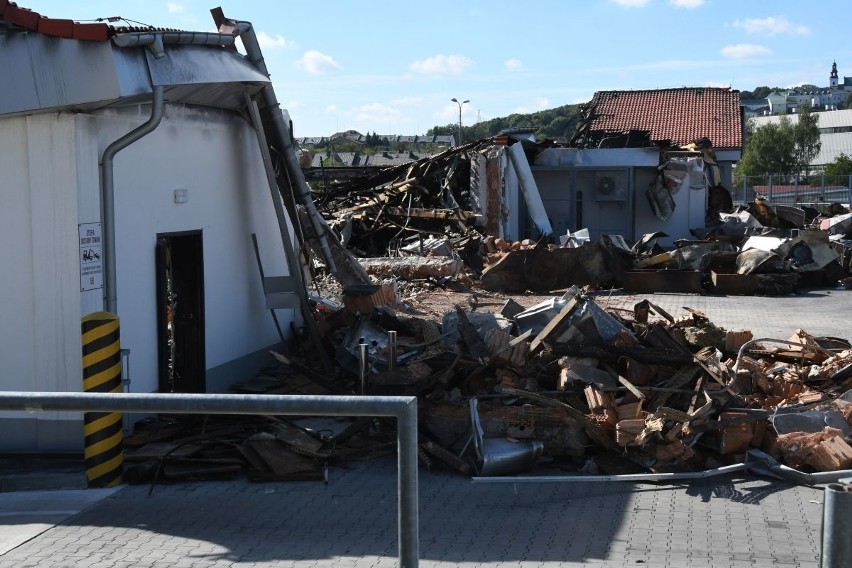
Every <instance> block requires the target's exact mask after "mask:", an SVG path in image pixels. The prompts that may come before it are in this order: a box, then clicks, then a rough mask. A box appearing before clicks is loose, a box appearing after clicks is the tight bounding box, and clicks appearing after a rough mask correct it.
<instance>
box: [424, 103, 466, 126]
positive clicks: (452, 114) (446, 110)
mask: <svg viewBox="0 0 852 568" xmlns="http://www.w3.org/2000/svg"><path fill="white" fill-rule="evenodd" d="M461 108H462V117H463V120H462V122H464V124H473V122H475V118H476V111H475V110H473V107H471V106H470V103H464V104H462V107H461ZM432 117H433V118H437V119H440V120H445V121H446V122H447V123H453V124H458V121H459V105H458V103H453V102H451V103H448V104H446V105H444V107H443V108H442V109H441V110H439V111H437V112H434V113H432Z"/></svg>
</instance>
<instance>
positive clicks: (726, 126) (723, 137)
mask: <svg viewBox="0 0 852 568" xmlns="http://www.w3.org/2000/svg"><path fill="white" fill-rule="evenodd" d="M590 105H594V114H593V117H592V119H591V122H590V124H589V129H590V130H592V131H605V132H625V131H629V130H644V131H649V132H650V135H651V140H652V141H654V142H658V141H666V140H670V141H671V142H672V143H673V144H676V145H678V146H682V145H686V144H689V143H690V142H693V141H694V140H696V139H698V138H705V137H706V138H709V139H710V142H711V143H712V144H713V147H714V148H716V149H719V148H741V147H742V142H743V140H742V119H741V115H740V94H739V91H735V90H731V89H730V88H719V87H684V88H680V89H660V90H652V91H598V92H597V93H595V96H594V97H593V98H592V101H591V103H590Z"/></svg>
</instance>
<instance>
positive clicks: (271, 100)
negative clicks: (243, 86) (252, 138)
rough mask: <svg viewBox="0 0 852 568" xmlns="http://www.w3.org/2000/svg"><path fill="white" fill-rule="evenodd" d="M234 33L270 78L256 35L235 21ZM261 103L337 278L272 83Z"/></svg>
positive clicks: (247, 25)
mask: <svg viewBox="0 0 852 568" xmlns="http://www.w3.org/2000/svg"><path fill="white" fill-rule="evenodd" d="M235 23H236V29H235V32H236V34H237V35H239V37H240V39H241V40H242V42H243V47H244V48H245V50H246V55H247V56H248V58H249V60H250V61H251V62H252V64H253V65H254V66H255V67H256V68H257V70H258V71H260V72H261V73H263V74H264V75H266V76H267V77H269V70H268V69H267V68H266V63H265V61H264V60H263V53H262V51H261V49H260V43H258V41H257V35H256V34H255V33H254V28H253V27H252V25H251V23H250V22H245V21H237V22H235ZM261 93H262V95H263V102H264V104H265V105H266V108H267V110H268V111H269V116H270V117H271V119H272V124H273V129H274V132H273V135H274V136H275V139H276V141H277V142H278V144H279V145H280V149H281V154H282V155H283V156H284V165H285V167H286V168H287V173H288V175H289V177H290V179H291V180H292V182H293V186H294V187H295V190H296V194H297V198H298V200H299V202H300V203H301V204H302V205H303V206H304V207H305V210H306V212H307V217H308V219H309V220H310V223H311V227H312V228H313V230H314V234H315V235H316V236H317V241H318V242H319V245H320V249H321V250H322V255H323V260H324V261H325V263H326V266H327V267H328V270H329V272H330V273H331V274H333V275H335V276H336V275H337V268H336V266H335V263H334V258H333V256H332V252H331V248H330V247H329V244H328V234H329V229H328V226H327V225H326V224H325V220H324V219H323V218H322V216H321V215H320V214H319V212H318V211H317V209H316V206H315V205H314V201H313V199H312V198H311V193H310V190H309V189H308V184H307V182H306V181H305V175H304V173H302V168H301V167H300V166H299V158H298V156H297V155H296V148H295V146H294V145H293V138H292V136H291V134H290V128H289V127H288V126H287V124H286V123H285V122H284V115H283V113H282V112H281V106H280V104H279V103H278V98H277V97H276V96H275V90H274V89H273V88H272V83H268V84H265V85H264V86H263V89H262V90H261Z"/></svg>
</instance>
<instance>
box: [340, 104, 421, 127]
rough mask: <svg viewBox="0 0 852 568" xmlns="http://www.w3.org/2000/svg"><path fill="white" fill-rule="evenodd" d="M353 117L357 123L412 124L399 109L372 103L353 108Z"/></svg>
mask: <svg viewBox="0 0 852 568" xmlns="http://www.w3.org/2000/svg"><path fill="white" fill-rule="evenodd" d="M352 115H353V116H354V117H355V120H356V121H359V122H364V123H366V124H388V123H391V122H392V123H400V122H411V119H409V118H407V117H406V116H405V115H403V114H402V113H401V112H400V111H399V109H395V108H393V107H389V106H387V105H383V104H381V103H370V104H366V105H360V106H357V107H353V108H352Z"/></svg>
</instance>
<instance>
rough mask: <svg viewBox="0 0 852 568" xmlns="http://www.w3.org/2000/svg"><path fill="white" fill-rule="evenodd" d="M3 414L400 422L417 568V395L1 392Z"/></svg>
mask: <svg viewBox="0 0 852 568" xmlns="http://www.w3.org/2000/svg"><path fill="white" fill-rule="evenodd" d="M0 410H12V411H21V412H42V411H69V412H168V413H182V414H252V415H293V416H380V417H390V418H396V420H397V448H398V449H397V468H398V470H397V477H398V484H397V494H398V504H399V509H398V515H399V518H398V523H399V566H400V567H401V568H417V566H418V563H419V536H418V534H419V533H418V531H419V529H418V497H417V398H416V397H409V396H312V395H245V394H144V393H79V392H56V393H44V392H0Z"/></svg>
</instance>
